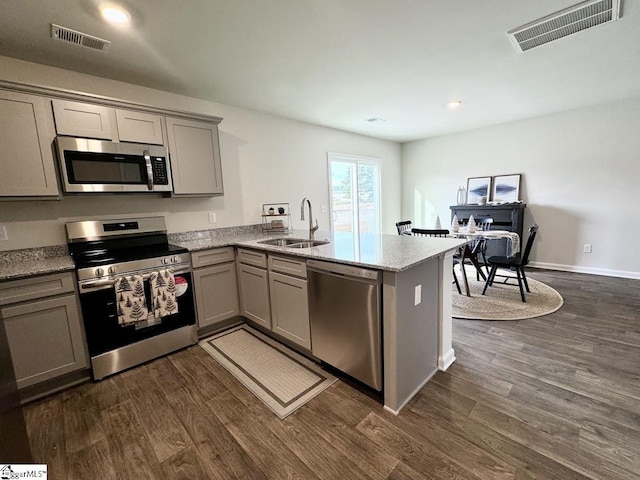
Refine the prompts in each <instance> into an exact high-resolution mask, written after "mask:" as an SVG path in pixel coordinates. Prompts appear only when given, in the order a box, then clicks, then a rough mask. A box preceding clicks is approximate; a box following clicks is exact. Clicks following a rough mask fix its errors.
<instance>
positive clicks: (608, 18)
mask: <svg viewBox="0 0 640 480" xmlns="http://www.w3.org/2000/svg"><path fill="white" fill-rule="evenodd" d="M620 1H621V0H588V1H586V2H582V3H579V4H577V5H574V6H573V7H569V8H566V9H564V10H561V11H559V12H556V13H553V14H551V15H549V16H546V17H544V18H541V19H539V20H536V21H534V22H531V23H528V24H526V25H523V26H521V27H518V28H515V29H513V30H511V31H509V32H507V35H509V38H511V41H512V42H513V45H514V46H515V48H516V50H517V51H518V52H519V53H522V52H526V51H527V50H531V49H532V48H536V47H539V46H541V45H544V44H546V43H550V42H553V41H555V40H559V39H561V38H563V37H567V36H569V35H573V34H574V33H578V32H581V31H582V30H586V29H588V28H592V27H596V26H598V25H602V24H603V23H609V22H613V21H614V20H617V19H618V18H619V14H620Z"/></svg>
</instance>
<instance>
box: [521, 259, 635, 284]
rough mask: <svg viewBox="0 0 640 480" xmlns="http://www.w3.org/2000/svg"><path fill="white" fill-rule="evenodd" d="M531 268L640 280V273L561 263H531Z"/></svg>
mask: <svg viewBox="0 0 640 480" xmlns="http://www.w3.org/2000/svg"><path fill="white" fill-rule="evenodd" d="M528 266H529V267H533V268H544V269H547V270H559V271H561V272H575V273H587V274H590V275H601V276H604V277H618V278H632V279H634V280H640V272H629V271H626V270H609V269H606V268H592V267H579V266H576V265H562V264H559V263H545V262H530V263H529V265H528Z"/></svg>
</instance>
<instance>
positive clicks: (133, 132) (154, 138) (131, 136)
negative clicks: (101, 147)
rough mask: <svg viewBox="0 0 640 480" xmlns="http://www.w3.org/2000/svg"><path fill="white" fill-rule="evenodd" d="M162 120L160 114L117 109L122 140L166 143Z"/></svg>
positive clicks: (119, 133)
mask: <svg viewBox="0 0 640 480" xmlns="http://www.w3.org/2000/svg"><path fill="white" fill-rule="evenodd" d="M162 120H163V119H162V117H160V116H159V115H152V114H150V113H143V112H134V111H132V110H120V109H116V121H117V124H118V138H119V139H120V141H121V142H134V143H150V144H152V145H164V136H163V135H162Z"/></svg>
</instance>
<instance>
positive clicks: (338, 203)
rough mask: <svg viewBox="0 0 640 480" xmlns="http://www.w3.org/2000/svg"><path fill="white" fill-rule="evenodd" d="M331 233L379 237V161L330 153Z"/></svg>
mask: <svg viewBox="0 0 640 480" xmlns="http://www.w3.org/2000/svg"><path fill="white" fill-rule="evenodd" d="M329 188H330V191H331V220H332V221H331V229H332V230H333V231H334V232H352V233H354V234H356V235H359V234H362V233H375V234H378V233H380V223H381V220H380V165H379V162H378V159H376V158H369V157H360V156H356V155H346V154H341V153H329Z"/></svg>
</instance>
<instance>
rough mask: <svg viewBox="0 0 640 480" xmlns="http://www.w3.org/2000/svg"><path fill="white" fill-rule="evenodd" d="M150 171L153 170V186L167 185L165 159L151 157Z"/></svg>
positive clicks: (167, 177)
mask: <svg viewBox="0 0 640 480" xmlns="http://www.w3.org/2000/svg"><path fill="white" fill-rule="evenodd" d="M151 169H152V170H153V183H154V184H155V185H169V174H168V172H167V159H166V158H163V157H153V158H152V159H151Z"/></svg>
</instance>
